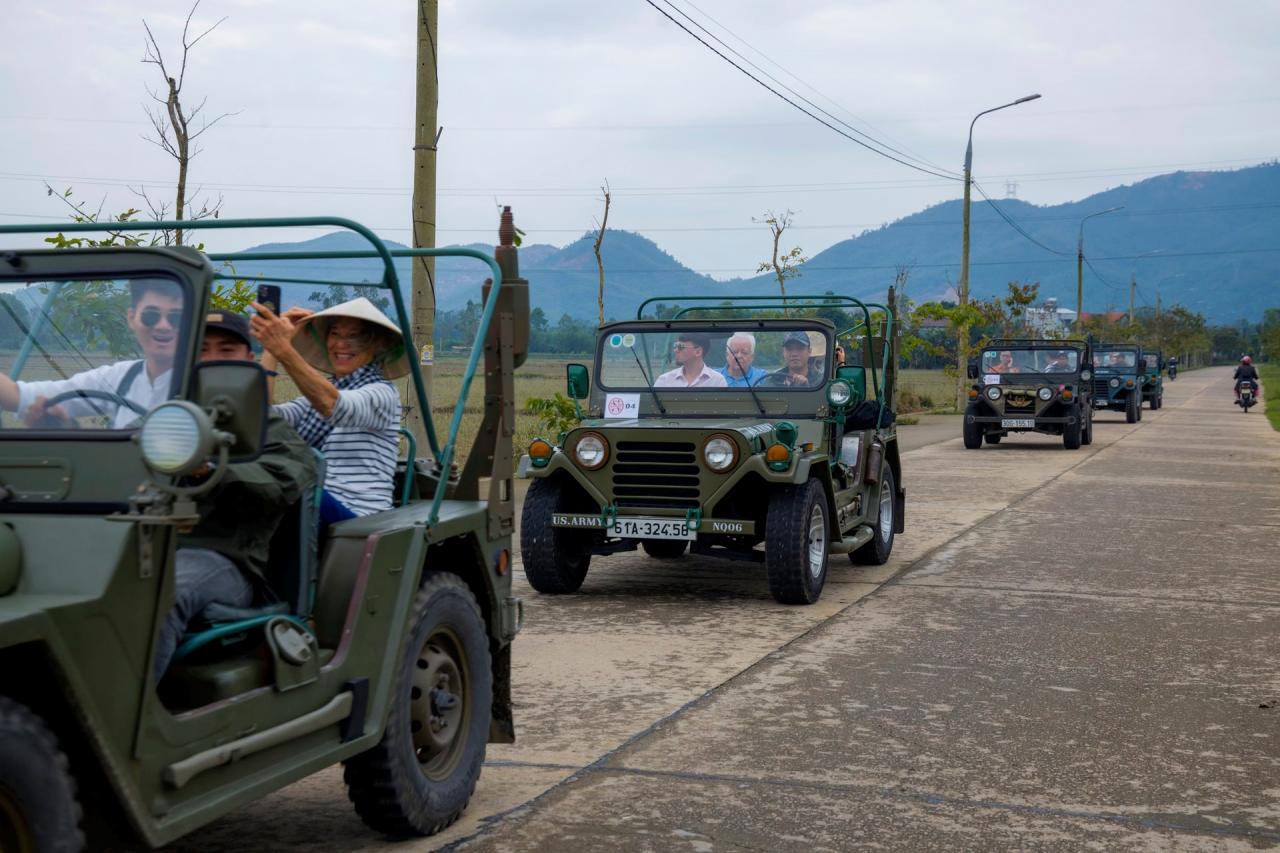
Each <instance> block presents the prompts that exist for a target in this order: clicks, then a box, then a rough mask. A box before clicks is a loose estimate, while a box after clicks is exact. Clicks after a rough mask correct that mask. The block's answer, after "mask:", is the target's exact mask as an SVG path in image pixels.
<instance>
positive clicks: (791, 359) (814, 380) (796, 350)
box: [773, 331, 822, 388]
mask: <svg viewBox="0 0 1280 853" xmlns="http://www.w3.org/2000/svg"><path fill="white" fill-rule="evenodd" d="M812 346H813V344H812V343H811V342H810V341H809V336H808V335H807V334H805V333H804V332H801V331H794V332H787V336H786V337H785V338H783V339H782V364H783V366H782V368H781V369H780V370H775V371H774V373H773V375H774V376H782V377H783V378H784V380H785V384H786V385H790V386H792V387H800V388H803V387H806V386H809V385H821V384H822V376H821V374H820V373H819V372H818V371H816V370H813V369H812V368H811V367H810V365H809V353H810V350H811V348H812Z"/></svg>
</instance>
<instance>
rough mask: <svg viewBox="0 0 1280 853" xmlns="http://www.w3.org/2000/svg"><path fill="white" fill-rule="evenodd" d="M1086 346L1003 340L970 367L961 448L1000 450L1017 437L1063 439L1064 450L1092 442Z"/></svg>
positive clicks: (984, 350)
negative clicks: (988, 446) (1031, 434)
mask: <svg viewBox="0 0 1280 853" xmlns="http://www.w3.org/2000/svg"><path fill="white" fill-rule="evenodd" d="M1089 362H1090V351H1089V344H1088V342H1087V341H1043V340H1033V339H1024V338H1017V339H1013V338H1010V339H1003V340H994V341H991V342H989V343H988V344H987V345H986V347H985V348H984V349H983V350H982V352H981V353H980V354H979V356H978V360H977V361H975V362H972V363H970V365H969V378H970V379H972V380H974V384H973V386H972V387H971V388H970V389H969V405H968V407H967V408H966V409H965V413H964V425H963V431H964V446H965V447H967V448H969V449H970V450H977V449H978V448H980V447H982V442H983V441H986V443H987V444H999V443H1000V439H1002V438H1004V437H1005V436H1007V435H1009V434H1010V433H1016V432H1039V433H1045V434H1047V435H1060V436H1062V443H1063V445H1064V446H1065V447H1066V448H1067V449H1068V450H1076V449H1078V448H1079V447H1080V445H1082V444H1091V443H1092V442H1093V410H1092V407H1091V405H1090V397H1091V390H1092V388H1091V385H1090V377H1091V373H1090V369H1089V366H1088V365H1089Z"/></svg>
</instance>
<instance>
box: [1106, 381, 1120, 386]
mask: <svg viewBox="0 0 1280 853" xmlns="http://www.w3.org/2000/svg"><path fill="white" fill-rule="evenodd" d="M1107 384H1108V385H1110V386H1111V387H1112V388H1119V387H1120V380H1119V379H1112V380H1111V381H1110V382H1108V383H1107Z"/></svg>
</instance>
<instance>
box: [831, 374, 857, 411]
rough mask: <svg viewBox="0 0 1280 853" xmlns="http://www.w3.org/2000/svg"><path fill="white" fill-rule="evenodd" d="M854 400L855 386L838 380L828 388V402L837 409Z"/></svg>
mask: <svg viewBox="0 0 1280 853" xmlns="http://www.w3.org/2000/svg"><path fill="white" fill-rule="evenodd" d="M851 399H853V386H851V385H850V384H849V383H848V382H845V381H844V380H843V379H836V380H834V381H832V383H831V384H830V385H828V386H827V402H828V403H830V404H831V405H833V406H836V407H837V408H838V407H840V406H844V405H846V404H848V402H849V401H850V400H851Z"/></svg>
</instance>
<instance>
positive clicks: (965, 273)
mask: <svg viewBox="0 0 1280 853" xmlns="http://www.w3.org/2000/svg"><path fill="white" fill-rule="evenodd" d="M1038 97H1040V96H1039V95H1027V96H1025V97H1022V98H1018V100H1016V101H1010V102H1009V103H1007V104H1001V105H1000V106H998V107H992V108H991V109H989V110H983V111H982V112H980V113H978V114H977V115H976V116H974V117H973V121H971V122H969V142H968V144H967V145H965V148H964V227H963V231H962V234H961V242H960V287H959V289H958V290H959V301H960V308H961V309H962V310H963V309H964V308H966V307H968V305H969V195H970V187H971V186H972V184H973V126H974V125H975V124H977V123H978V119H980V118H982V117H983V116H984V115H986V114H987V113H993V112H995V111H997V110H1003V109H1007V108H1008V107H1016V106H1017V105H1018V104H1025V103H1026V102H1027V101H1034V100H1035V99H1036V98H1038ZM957 350H958V353H957V354H958V360H959V362H960V365H959V367H960V370H959V373H958V375H957V377H956V410H957V411H964V404H965V399H966V396H967V395H966V394H965V386H966V385H967V384H968V382H967V381H966V371H967V368H968V365H969V324H968V323H966V322H964V319H963V318H961V322H960V339H959V341H958V346H957Z"/></svg>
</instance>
